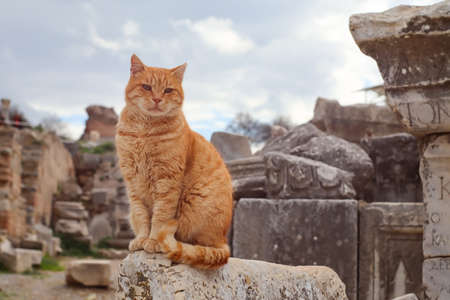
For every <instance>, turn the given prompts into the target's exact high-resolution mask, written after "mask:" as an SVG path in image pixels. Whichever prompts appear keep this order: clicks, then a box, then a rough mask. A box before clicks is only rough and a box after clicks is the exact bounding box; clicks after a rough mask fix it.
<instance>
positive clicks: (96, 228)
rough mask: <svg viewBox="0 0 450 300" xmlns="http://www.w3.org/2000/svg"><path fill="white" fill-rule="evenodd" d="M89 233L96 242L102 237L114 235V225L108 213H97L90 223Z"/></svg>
mask: <svg viewBox="0 0 450 300" xmlns="http://www.w3.org/2000/svg"><path fill="white" fill-rule="evenodd" d="M88 229H89V235H90V236H92V241H93V242H94V244H96V243H98V242H99V241H100V240H101V239H103V238H106V237H112V235H113V234H112V227H111V223H110V221H109V217H108V215H107V214H106V213H102V214H99V215H95V216H94V217H93V218H92V220H91V221H90V223H89V227H88Z"/></svg>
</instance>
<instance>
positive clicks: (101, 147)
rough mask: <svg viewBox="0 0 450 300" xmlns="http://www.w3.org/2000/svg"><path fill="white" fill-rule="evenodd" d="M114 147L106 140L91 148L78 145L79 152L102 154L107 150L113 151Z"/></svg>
mask: <svg viewBox="0 0 450 300" xmlns="http://www.w3.org/2000/svg"><path fill="white" fill-rule="evenodd" d="M115 149H116V147H115V146H114V143H113V142H106V143H103V144H100V145H98V146H96V147H92V148H90V147H86V146H82V145H80V151H81V152H84V153H92V154H103V153H107V152H113V151H115Z"/></svg>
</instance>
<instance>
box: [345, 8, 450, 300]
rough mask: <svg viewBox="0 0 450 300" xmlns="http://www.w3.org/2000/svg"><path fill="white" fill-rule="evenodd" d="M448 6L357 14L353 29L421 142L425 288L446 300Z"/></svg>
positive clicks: (449, 295) (449, 246)
mask: <svg viewBox="0 0 450 300" xmlns="http://www.w3.org/2000/svg"><path fill="white" fill-rule="evenodd" d="M449 15H450V2H448V1H443V2H440V3H437V4H434V5H431V6H423V7H419V6H398V7H395V8H393V9H390V10H388V11H385V12H383V13H375V14H361V15H354V16H352V17H351V18H350V30H351V32H352V34H353V37H354V39H355V41H356V43H357V44H358V46H359V47H360V49H361V51H362V52H364V53H365V54H367V55H369V56H371V57H373V58H374V59H375V60H376V61H377V63H378V67H379V69H380V72H381V74H382V76H383V79H384V85H385V90H386V97H387V103H388V104H389V106H390V107H391V108H392V109H393V110H394V111H395V112H396V113H397V114H398V115H399V117H400V119H401V122H402V123H403V125H404V126H405V127H406V128H407V129H408V130H409V131H410V132H411V133H413V134H414V135H416V136H417V137H419V138H420V143H421V145H422V147H421V162H420V176H421V179H422V186H423V196H424V202H425V222H424V234H423V238H424V239H423V251H424V258H425V260H424V263H423V269H422V271H423V285H424V289H425V294H426V298H427V299H450V285H449V282H450V263H449V261H450V63H449V59H450V18H449Z"/></svg>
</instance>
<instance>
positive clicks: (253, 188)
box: [226, 156, 266, 200]
mask: <svg viewBox="0 0 450 300" xmlns="http://www.w3.org/2000/svg"><path fill="white" fill-rule="evenodd" d="M226 165H227V168H228V171H229V172H230V175H231V178H232V183H233V199H234V200H239V199H240V198H252V197H253V198H254V197H258V198H265V196H266V187H265V171H264V160H263V157H262V156H253V157H248V158H242V159H235V160H230V161H227V162H226Z"/></svg>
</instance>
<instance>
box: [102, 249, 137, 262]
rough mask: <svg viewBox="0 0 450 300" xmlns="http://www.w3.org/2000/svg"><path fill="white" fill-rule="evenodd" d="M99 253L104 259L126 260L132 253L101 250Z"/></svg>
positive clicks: (117, 250)
mask: <svg viewBox="0 0 450 300" xmlns="http://www.w3.org/2000/svg"><path fill="white" fill-rule="evenodd" d="M98 252H99V253H100V254H101V255H102V257H104V258H107V259H124V258H125V257H127V255H128V254H129V253H130V252H129V251H128V250H120V249H104V248H103V249H99V250H98Z"/></svg>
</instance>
